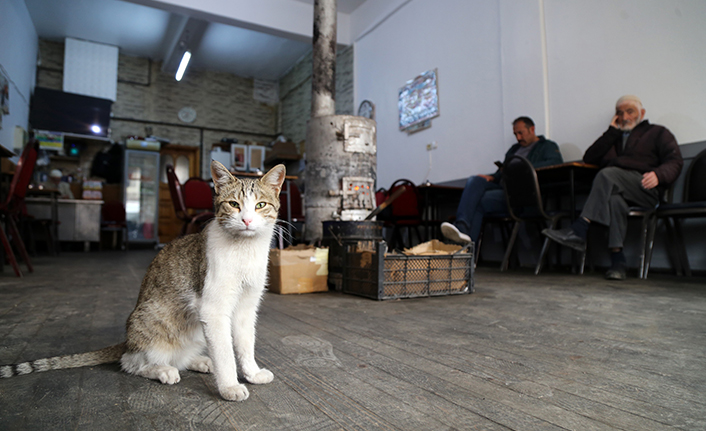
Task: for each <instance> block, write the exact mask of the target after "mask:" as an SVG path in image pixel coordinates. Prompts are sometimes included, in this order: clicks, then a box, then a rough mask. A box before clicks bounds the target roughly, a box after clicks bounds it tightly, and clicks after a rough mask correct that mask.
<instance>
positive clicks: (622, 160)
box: [543, 96, 684, 280]
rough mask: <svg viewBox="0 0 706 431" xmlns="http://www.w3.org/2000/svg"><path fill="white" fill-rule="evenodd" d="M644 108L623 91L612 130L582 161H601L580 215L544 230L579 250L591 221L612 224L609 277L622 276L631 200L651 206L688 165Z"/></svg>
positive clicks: (605, 134)
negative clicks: (562, 225) (567, 224)
mask: <svg viewBox="0 0 706 431" xmlns="http://www.w3.org/2000/svg"><path fill="white" fill-rule="evenodd" d="M644 117H645V109H644V108H643V107H642V102H641V101H640V99H639V98H637V97H636V96H623V97H621V98H620V99H618V102H617V103H616V104H615V116H614V117H613V120H612V121H611V123H610V126H609V127H608V130H607V131H606V132H605V133H604V134H603V136H601V137H600V138H598V140H596V142H594V143H593V145H591V146H590V147H589V148H588V150H586V153H585V154H584V156H583V161H584V162H586V163H591V164H595V165H599V166H601V167H602V168H603V169H601V170H600V171H599V172H598V175H596V178H595V180H594V181H593V186H592V187H591V192H590V194H589V195H588V200H587V201H586V205H585V206H584V209H583V211H582V212H581V216H580V217H579V218H578V219H577V220H576V221H575V222H574V223H573V224H572V225H571V227H570V228H566V229H559V230H556V229H554V230H551V229H545V230H544V231H543V233H544V234H545V235H546V236H548V237H549V238H551V239H553V240H554V241H556V242H558V243H560V244H562V245H566V246H569V247H571V248H574V249H576V250H579V251H583V250H585V249H586V234H587V232H588V227H589V225H590V223H591V222H596V223H599V224H602V225H606V226H608V247H609V248H610V251H611V267H610V269H609V270H608V272H606V278H607V279H609V280H624V279H625V272H626V264H625V255H624V254H623V241H624V240H625V233H626V231H627V218H628V206H629V204H632V205H636V206H640V207H645V208H652V207H654V206H656V205H657V203H658V202H659V193H660V192H659V190H660V189H664V188H666V187H668V186H669V185H670V184H671V183H673V182H674V181H676V179H677V177H678V176H679V173H680V172H681V168H682V165H683V164H684V162H683V160H682V157H681V152H680V151H679V145H678V144H677V141H676V139H675V138H674V135H672V133H671V132H670V131H669V130H667V129H666V128H665V127H662V126H658V125H655V124H650V123H649V121H647V120H644Z"/></svg>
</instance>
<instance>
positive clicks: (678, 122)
mask: <svg viewBox="0 0 706 431" xmlns="http://www.w3.org/2000/svg"><path fill="white" fill-rule="evenodd" d="M545 6H546V8H545V11H546V22H547V47H548V49H547V51H548V54H549V58H548V63H549V93H550V102H549V109H550V117H551V123H552V136H553V137H554V138H555V139H556V140H557V142H559V143H560V144H561V145H564V146H568V145H575V146H576V147H577V148H578V149H580V150H581V153H583V150H585V149H586V147H587V146H588V145H590V144H591V143H592V142H593V140H594V139H595V138H596V137H597V136H598V135H599V134H600V133H602V132H603V131H604V130H605V129H606V128H607V127H608V124H609V123H610V119H611V117H612V115H613V110H614V106H615V101H616V100H617V99H618V97H620V96H621V95H623V94H636V95H638V96H639V97H640V98H641V99H642V103H643V105H644V107H645V109H646V111H647V114H646V116H647V118H648V119H649V120H650V121H651V122H653V123H657V124H662V125H664V126H666V127H668V128H669V129H670V130H671V131H672V132H673V133H674V135H675V136H676V138H677V141H678V142H679V143H681V144H684V143H689V142H695V141H702V140H704V139H706V1H703V0H621V1H615V0H592V1H590V2H588V1H565V0H545ZM563 149H564V148H563V147H562V150H563Z"/></svg>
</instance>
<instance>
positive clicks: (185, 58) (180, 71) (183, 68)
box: [174, 51, 191, 81]
mask: <svg viewBox="0 0 706 431" xmlns="http://www.w3.org/2000/svg"><path fill="white" fill-rule="evenodd" d="M190 59H191V52H189V51H184V56H183V57H181V62H180V63H179V68H178V69H177V72H176V75H175V76H174V78H175V79H176V80H177V81H181V78H182V77H183V76H184V72H185V71H186V66H187V65H188V64H189V60H190Z"/></svg>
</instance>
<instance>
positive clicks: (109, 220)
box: [101, 201, 128, 250]
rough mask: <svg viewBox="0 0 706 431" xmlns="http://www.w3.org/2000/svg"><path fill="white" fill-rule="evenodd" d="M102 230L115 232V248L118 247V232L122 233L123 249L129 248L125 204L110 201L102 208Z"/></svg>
mask: <svg viewBox="0 0 706 431" xmlns="http://www.w3.org/2000/svg"><path fill="white" fill-rule="evenodd" d="M101 232H113V249H115V248H116V247H117V242H118V238H117V234H118V232H120V234H121V235H122V249H123V250H127V249H128V234H127V219H126V217H125V206H124V205H123V203H122V202H119V201H110V202H106V203H104V204H103V208H101Z"/></svg>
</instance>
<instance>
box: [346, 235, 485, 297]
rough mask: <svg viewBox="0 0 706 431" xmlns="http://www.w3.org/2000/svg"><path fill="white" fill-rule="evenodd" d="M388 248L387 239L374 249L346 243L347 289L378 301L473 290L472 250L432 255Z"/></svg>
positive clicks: (375, 245)
mask: <svg viewBox="0 0 706 431" xmlns="http://www.w3.org/2000/svg"><path fill="white" fill-rule="evenodd" d="M471 250H472V247H471ZM386 251H387V244H386V243H385V242H384V241H380V242H376V243H375V244H374V247H373V249H372V250H364V249H362V250H361V249H360V248H359V244H358V243H357V242H346V243H344V259H343V292H344V293H351V294H354V295H361V296H365V297H368V298H373V299H378V300H382V299H396V298H419V297H428V296H442V295H457V294H464V293H471V292H473V253H472V252H471V251H468V252H460V253H456V254H448V255H430V256H429V255H425V256H407V255H404V254H388V255H387V256H386V255H385V253H386Z"/></svg>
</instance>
